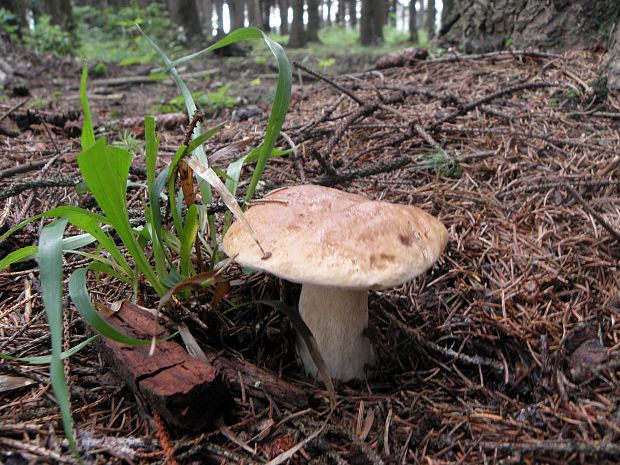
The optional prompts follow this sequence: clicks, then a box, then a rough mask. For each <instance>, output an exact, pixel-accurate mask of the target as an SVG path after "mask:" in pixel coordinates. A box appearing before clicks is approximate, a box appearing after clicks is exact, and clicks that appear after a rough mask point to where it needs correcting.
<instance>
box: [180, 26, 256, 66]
mask: <svg viewBox="0 0 620 465" xmlns="http://www.w3.org/2000/svg"><path fill="white" fill-rule="evenodd" d="M262 38H263V32H262V31H261V30H260V29H258V28H256V27H243V28H240V29H236V30H234V31H232V32H231V33H230V34H228V35H227V36H226V37H224V38H223V39H221V40H219V41H218V42H216V43H214V44H213V45H211V46H209V47H207V48H205V49H203V50H201V51H199V52H196V53H192V54H191V55H187V56H184V57H181V58H178V59H176V60H174V61H172V62H170V64H169V65H168V66H169V68H171V67H173V66H179V65H182V64H184V63H187V62H188V61H191V60H193V59H194V58H198V57H199V56H200V55H203V54H205V53H208V52H211V51H213V50H216V49H218V48H222V47H225V46H227V45H230V44H233V43H235V42H240V41H242V40H255V39H262Z"/></svg>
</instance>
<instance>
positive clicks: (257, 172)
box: [245, 33, 293, 205]
mask: <svg viewBox="0 0 620 465" xmlns="http://www.w3.org/2000/svg"><path fill="white" fill-rule="evenodd" d="M262 36H263V40H264V41H265V43H266V44H267V47H269V50H270V51H271V53H272V54H273V55H274V57H275V58H276V60H277V62H278V83H277V85H276V94H275V97H274V100H273V105H272V107H271V113H270V114H269V120H268V121H267V128H266V129H265V140H264V142H263V144H262V149H263V151H262V153H261V155H260V157H259V158H258V160H257V161H256V168H255V169H254V174H253V175H252V179H251V181H250V185H249V186H248V190H247V192H246V195H245V203H246V205H247V203H248V202H249V201H250V200H251V199H252V197H253V196H254V192H255V191H256V186H257V185H258V181H260V179H261V177H262V175H263V171H264V170H265V164H266V163H267V159H268V158H269V155H270V154H271V150H272V149H273V148H274V146H275V144H276V141H277V140H278V137H279V135H280V130H281V129H282V125H283V124H284V119H285V118H286V113H287V111H288V106H289V103H290V102H291V87H292V83H293V77H292V72H291V64H290V63H289V61H288V57H287V56H286V53H284V49H283V48H282V46H281V45H280V44H279V43H277V42H275V41H274V40H272V39H271V38H270V37H269V36H268V35H267V34H264V33H263V34H262Z"/></svg>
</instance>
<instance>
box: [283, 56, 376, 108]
mask: <svg viewBox="0 0 620 465" xmlns="http://www.w3.org/2000/svg"><path fill="white" fill-rule="evenodd" d="M293 64H294V65H295V66H296V67H297V68H299V69H301V70H303V71H305V72H306V73H308V74H309V75H310V76H314V77H315V78H318V79H320V80H322V81H325V82H326V83H327V84H329V85H330V86H332V87H333V88H334V89H336V90H337V91H339V92H342V93H343V94H344V95H346V96H347V97H349V98H350V99H352V100H353V101H354V102H355V103H357V104H358V105H360V106H362V105H366V103H365V102H364V101H363V100H362V99H361V98H359V97H358V96H357V95H355V94H354V93H352V92H351V91H350V90H348V89H345V88H344V87H342V86H341V85H340V84H338V83H337V82H335V81H333V80H332V79H330V78H328V77H327V76H325V75H324V74H321V73H319V72H317V71H313V70H311V69H309V68H307V67H305V66H304V65H302V64H301V63H299V62H297V61H294V62H293Z"/></svg>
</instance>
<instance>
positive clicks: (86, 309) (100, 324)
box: [69, 268, 151, 345]
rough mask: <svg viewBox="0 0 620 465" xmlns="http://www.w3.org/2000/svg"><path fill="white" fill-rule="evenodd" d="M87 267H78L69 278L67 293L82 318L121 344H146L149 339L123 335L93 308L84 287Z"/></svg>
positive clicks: (102, 333)
mask: <svg viewBox="0 0 620 465" xmlns="http://www.w3.org/2000/svg"><path fill="white" fill-rule="evenodd" d="M87 273H88V268H78V269H77V270H75V271H74V272H73V273H72V274H71V277H70V278H69V295H70V296H71V300H72V301H73V303H74V304H75V307H76V308H77V309H78V312H80V315H82V318H84V320H86V322H87V323H88V324H89V325H90V326H91V327H92V328H93V329H94V330H95V331H97V332H98V333H99V334H101V335H102V336H105V337H107V338H109V339H112V340H114V341H117V342H120V343H122V344H130V345H147V344H150V342H151V341H149V340H142V339H136V338H133V337H129V336H125V335H124V334H122V333H120V332H118V331H117V330H116V329H114V328H113V327H112V326H110V325H109V324H108V323H107V322H106V321H105V320H104V319H103V318H102V317H101V315H99V312H97V310H95V307H93V304H92V302H91V301H90V297H89V296H88V291H87V289H86V277H87Z"/></svg>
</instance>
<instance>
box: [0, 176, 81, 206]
mask: <svg viewBox="0 0 620 465" xmlns="http://www.w3.org/2000/svg"><path fill="white" fill-rule="evenodd" d="M79 182H80V181H79V180H78V179H37V180H35V181H25V182H17V183H15V184H12V185H11V187H9V188H8V189H5V190H4V191H2V192H0V201H2V200H5V199H8V198H9V197H13V196H15V195H19V194H21V193H22V192H24V191H27V190H30V189H37V188H40V187H74V186H75V185H76V184H78V183H79Z"/></svg>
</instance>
